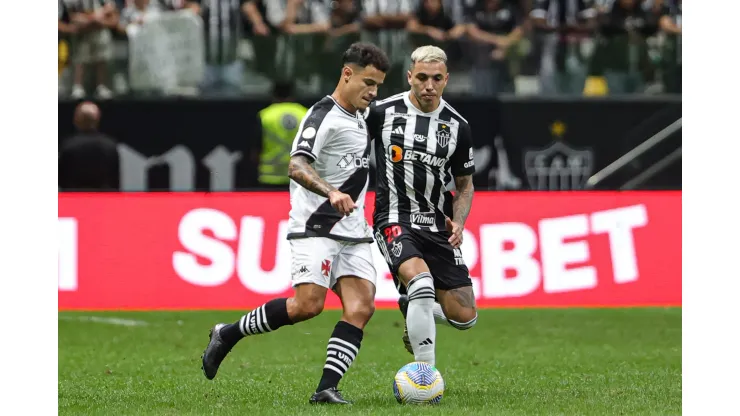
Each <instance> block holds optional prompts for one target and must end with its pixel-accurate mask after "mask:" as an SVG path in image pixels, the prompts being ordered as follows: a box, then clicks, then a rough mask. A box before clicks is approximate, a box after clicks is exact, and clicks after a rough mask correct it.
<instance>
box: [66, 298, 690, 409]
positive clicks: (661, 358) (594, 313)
mask: <svg viewBox="0 0 740 416" xmlns="http://www.w3.org/2000/svg"><path fill="white" fill-rule="evenodd" d="M339 317H340V313H339V312H338V311H325V312H324V313H323V314H321V315H320V316H318V317H317V318H315V319H313V320H312V321H309V322H304V323H301V324H298V325H295V326H289V327H284V328H281V329H280V330H278V331H276V332H273V333H269V334H266V335H258V336H254V337H248V338H246V339H244V340H242V341H241V342H240V343H239V344H238V345H237V346H236V347H235V348H234V349H233V350H232V352H231V353H230V354H229V356H227V358H226V360H224V363H223V364H222V366H221V369H220V370H219V373H218V376H217V377H216V379H215V380H213V381H208V380H206V379H205V377H204V376H203V374H202V372H201V369H200V365H201V361H200V356H201V353H202V351H203V349H204V348H205V346H206V345H207V342H208V330H209V329H210V328H211V326H212V325H213V324H215V323H217V322H233V321H235V320H237V319H238V318H239V312H167V313H163V312H141V313H139V312H137V313H123V312H121V313H78V312H74V313H71V312H70V313H67V312H60V313H59V414H61V415H71V414H85V415H103V414H107V415H205V414H217V415H245V414H247V415H250V416H253V415H271V414H285V415H303V414H307V415H313V414H362V415H374V414H377V415H384V416H388V415H395V414H399V415H400V414H417V413H419V412H421V413H424V414H453V413H456V414H461V415H545V414H563V415H606V414H629V415H634V414H673V415H679V414H681V309H660V308H656V309H547V310H541V309H525V310H514V309H504V310H482V311H480V313H479V318H478V324H477V325H476V327H475V328H473V329H472V330H469V331H457V330H455V329H452V328H449V327H440V326H437V344H438V345H437V364H438V365H437V367H438V368H439V370H440V372H441V373H442V376H443V377H444V379H445V383H446V391H445V395H444V398H443V399H442V403H441V404H440V405H438V406H434V407H431V406H427V407H424V408H419V407H418V406H402V405H399V404H398V403H396V401H395V399H394V397H393V390H392V380H393V375H394V374H395V372H396V371H397V370H398V369H400V368H401V367H402V366H403V365H404V364H406V363H408V362H411V361H413V357H412V356H411V355H410V354H408V353H407V352H406V351H405V350H404V348H403V344H402V342H401V335H402V332H403V327H402V321H401V318H402V317H401V314H400V312H398V311H397V310H379V311H377V312H376V313H375V316H374V317H373V319H372V320H371V322H370V324H369V325H368V327H367V328H366V329H365V337H364V339H363V342H362V349H361V350H360V354H359V356H358V358H357V360H355V362H354V364H353V365H352V367H351V368H350V370H349V372H348V373H347V375H346V376H345V378H344V380H342V382H341V383H340V386H339V387H340V389H341V390H342V392H343V393H344V394H345V397H346V398H348V399H349V400H353V401H354V402H355V404H354V405H353V406H351V407H346V406H340V407H338V406H326V405H324V406H311V405H309V404H308V398H309V397H310V395H311V393H313V391H314V389H315V388H316V385H317V383H318V380H319V378H320V375H321V370H322V367H323V363H324V358H325V355H326V342H327V339H328V337H329V335H330V333H331V331H332V329H333V327H334V325H335V323H336V321H337V320H338V319H339ZM100 318H103V319H111V318H117V319H121V320H134V321H143V322H146V323H147V324H146V325H143V324H142V325H138V326H122V325H114V324H111V323H109V322H108V323H106V322H103V320H101V319H100ZM123 323H126V322H123Z"/></svg>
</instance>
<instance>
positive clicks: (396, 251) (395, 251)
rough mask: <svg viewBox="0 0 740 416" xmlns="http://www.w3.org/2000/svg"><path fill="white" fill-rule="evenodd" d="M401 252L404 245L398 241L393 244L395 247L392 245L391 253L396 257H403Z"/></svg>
mask: <svg viewBox="0 0 740 416" xmlns="http://www.w3.org/2000/svg"><path fill="white" fill-rule="evenodd" d="M401 251H403V243H399V242H397V241H394V242H393V245H391V253H393V256H394V257H398V256H400V255H401Z"/></svg>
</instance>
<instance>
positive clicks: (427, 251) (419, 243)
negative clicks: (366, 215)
mask: <svg viewBox="0 0 740 416" xmlns="http://www.w3.org/2000/svg"><path fill="white" fill-rule="evenodd" d="M449 238H450V233H448V232H447V231H443V232H431V231H422V230H417V229H413V228H411V227H407V226H405V225H400V224H388V225H386V226H384V227H382V228H376V229H375V242H376V243H377V244H378V248H380V252H381V253H383V256H384V257H385V261H386V263H388V267H389V268H390V270H391V274H392V275H393V282H394V283H395V284H396V288H397V289H398V292H399V293H400V294H402V295H403V294H406V287H405V286H404V285H402V284H401V283H400V282H399V280H398V276H397V272H398V267H399V266H400V265H401V263H403V262H404V261H406V260H408V259H410V258H412V257H420V258H422V259H423V260H424V262H426V264H427V266H429V271H430V272H431V273H432V277H433V278H434V287H435V288H437V289H442V290H450V289H456V288H458V287H465V286H472V285H473V282H472V281H471V280H470V273H469V271H468V267H467V266H466V265H465V262H464V261H463V257H462V252H461V251H460V249H459V248H457V249H453V248H452V245H450V243H449V242H448V241H447V240H448V239H449Z"/></svg>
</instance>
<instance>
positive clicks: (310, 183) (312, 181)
mask: <svg viewBox="0 0 740 416" xmlns="http://www.w3.org/2000/svg"><path fill="white" fill-rule="evenodd" d="M288 176H289V177H290V178H291V179H293V180H294V181H296V182H298V184H299V185H301V186H302V187H304V188H306V189H308V190H309V191H311V192H313V193H315V194H318V195H321V196H323V197H327V196H328V195H329V192H331V191H333V190H334V187H333V186H331V185H329V184H328V183H326V181H325V180H323V179H321V177H319V174H318V173H316V170H314V168H313V167H312V166H311V163H310V162H309V160H308V158H306V157H305V156H294V157H292V158H291V159H290V164H288Z"/></svg>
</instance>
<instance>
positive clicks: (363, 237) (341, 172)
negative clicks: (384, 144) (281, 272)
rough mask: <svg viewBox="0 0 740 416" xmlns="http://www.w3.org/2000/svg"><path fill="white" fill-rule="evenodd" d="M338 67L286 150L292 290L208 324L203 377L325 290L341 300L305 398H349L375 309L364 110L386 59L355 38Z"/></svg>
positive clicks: (307, 310) (313, 306) (318, 303)
mask: <svg viewBox="0 0 740 416" xmlns="http://www.w3.org/2000/svg"><path fill="white" fill-rule="evenodd" d="M342 64H343V67H342V72H341V77H340V78H339V83H338V85H337V87H336V89H335V90H334V93H333V94H332V95H331V96H328V95H327V96H326V97H324V98H323V99H321V100H320V101H318V102H317V103H316V104H314V105H313V106H312V107H311V108H310V109H309V111H308V113H307V114H306V116H305V117H304V119H303V120H302V122H301V125H300V127H299V130H298V133H297V134H296V138H295V140H294V142H293V148H292V151H291V159H290V165H289V168H288V170H289V173H288V176H290V179H291V182H290V202H291V210H290V220H289V224H288V228H289V229H288V239H289V240H290V247H291V254H292V265H291V276H292V284H293V287H294V291H295V293H294V295H293V297H291V298H287V299H286V298H279V299H273V300H271V301H269V302H267V303H265V304H264V305H262V306H260V307H259V308H257V309H254V310H252V311H251V312H249V313H248V314H246V315H244V316H242V318H241V319H239V320H238V321H236V322H234V323H232V324H228V325H226V324H223V323H221V324H217V325H216V326H215V327H213V328H212V329H211V333H210V342H209V343H208V347H207V348H206V350H205V352H204V353H203V372H204V373H205V376H206V378H208V379H213V378H214V377H215V376H216V372H217V371H218V368H219V366H220V365H221V362H222V361H223V359H224V357H226V355H227V354H228V353H229V351H230V350H231V349H232V348H233V347H234V345H235V344H236V343H237V342H238V341H239V340H240V339H242V338H244V337H252V336H255V335H258V334H264V333H267V332H271V331H275V330H276V329H278V328H280V327H282V326H285V325H293V324H295V323H298V322H301V321H305V320H308V319H311V318H313V317H315V316H316V315H318V314H319V313H321V311H322V309H323V308H324V301H325V299H326V293H327V291H328V290H329V289H332V290H333V291H334V292H335V293H336V294H337V296H338V297H339V298H340V299H341V301H342V306H343V313H342V318H341V320H340V321H339V322H338V323H337V325H336V326H335V327H334V332H333V333H332V334H331V337H330V338H329V343H328V346H327V352H326V362H325V364H324V369H323V374H322V376H321V380H320V381H319V384H318V387H317V389H316V392H315V393H314V394H313V396H312V397H311V398H310V400H309V402H310V403H341V404H346V403H349V402H348V401H346V400H345V399H344V398H343V397H342V395H341V394H340V392H339V390H337V385H338V384H339V381H340V380H341V378H342V376H343V375H344V373H345V372H346V371H347V370H348V369H349V366H350V365H351V364H352V361H353V360H354V359H355V357H356V356H357V353H358V352H359V350H360V342H361V341H362V336H363V329H364V327H365V325H366V324H367V322H368V321H369V320H370V317H371V316H372V315H373V312H374V310H375V279H376V271H375V267H374V266H373V258H372V251H371V247H372V246H371V243H372V242H373V238H372V231H371V230H370V228H369V226H368V224H367V221H366V220H365V216H364V205H365V193H366V191H367V185H368V174H369V160H368V158H369V156H370V143H371V142H370V138H369V136H368V134H367V126H366V124H365V120H364V117H363V115H362V112H364V111H365V110H366V109H367V107H368V105H370V102H371V101H373V99H374V98H375V97H376V96H377V93H378V87H379V85H381V84H382V83H383V81H384V80H385V73H386V72H387V71H388V67H389V63H388V58H387V56H386V55H385V53H384V52H383V51H382V50H380V49H379V48H378V47H376V46H374V45H372V44H368V43H355V44H353V45H352V46H350V48H349V49H348V50H347V51H346V52H345V53H344V55H343V57H342Z"/></svg>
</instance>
